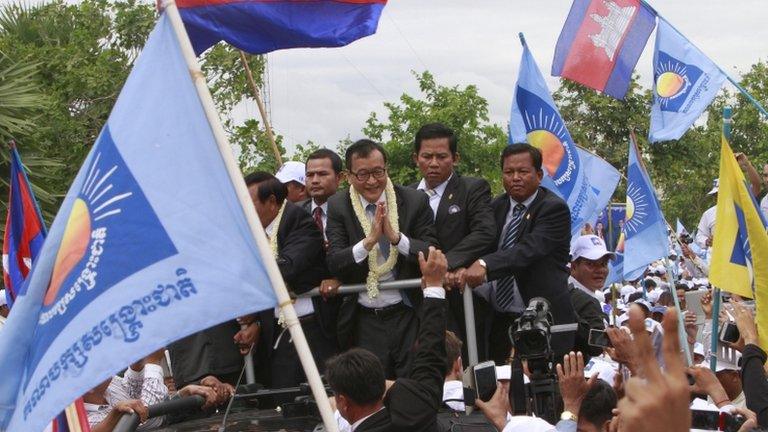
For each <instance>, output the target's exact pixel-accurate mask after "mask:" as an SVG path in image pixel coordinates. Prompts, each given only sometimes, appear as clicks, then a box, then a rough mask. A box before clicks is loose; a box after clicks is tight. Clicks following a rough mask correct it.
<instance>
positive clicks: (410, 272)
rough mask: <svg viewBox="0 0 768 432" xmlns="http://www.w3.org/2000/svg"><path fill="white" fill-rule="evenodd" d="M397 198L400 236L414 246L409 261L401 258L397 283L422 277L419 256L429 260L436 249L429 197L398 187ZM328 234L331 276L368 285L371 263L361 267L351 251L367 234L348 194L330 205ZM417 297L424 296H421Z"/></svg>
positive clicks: (344, 192) (396, 190)
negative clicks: (428, 253) (358, 219)
mask: <svg viewBox="0 0 768 432" xmlns="http://www.w3.org/2000/svg"><path fill="white" fill-rule="evenodd" d="M395 195H396V196H397V214H398V223H399V225H400V232H401V233H403V234H405V235H406V236H408V239H409V241H410V244H411V247H410V251H409V254H408V256H407V257H406V256H404V255H402V254H398V256H397V264H396V265H395V274H396V275H397V279H410V278H416V277H421V272H420V271H419V265H418V263H419V261H418V254H419V252H424V255H425V256H426V255H427V252H428V251H429V246H437V238H436V237H435V229H434V227H433V226H432V209H431V208H430V207H429V202H428V201H427V196H426V195H425V194H424V193H422V192H419V191H415V190H413V189H409V188H406V187H403V186H395ZM325 232H326V235H327V236H328V243H329V247H328V268H329V269H330V271H331V274H333V275H334V276H336V277H337V278H339V280H340V281H341V282H342V283H344V284H358V283H365V281H366V279H367V278H368V259H367V258H366V259H365V260H363V261H362V262H361V263H359V264H358V263H356V262H355V258H354V256H353V254H352V247H353V246H354V245H355V244H357V242H359V241H360V240H362V239H364V238H365V233H364V232H363V227H362V226H361V225H360V222H358V221H357V217H356V216H355V211H354V209H353V208H352V201H351V200H350V197H349V192H348V191H346V190H344V191H340V192H339V193H337V194H335V195H334V196H332V197H331V199H330V200H329V201H328V227H327V228H326V230H325ZM409 291H414V290H409ZM417 291H418V290H417ZM415 294H418V296H421V293H418V292H417V293H415ZM414 297H415V296H414Z"/></svg>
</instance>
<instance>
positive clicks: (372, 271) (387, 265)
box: [349, 177, 400, 298]
mask: <svg viewBox="0 0 768 432" xmlns="http://www.w3.org/2000/svg"><path fill="white" fill-rule="evenodd" d="M384 197H385V199H386V202H387V218H389V224H390V226H391V227H392V229H393V230H394V231H396V232H399V231H400V226H399V224H398V222H397V197H396V196H395V187H394V186H393V185H392V180H390V179H389V177H387V185H386V186H385V188H384ZM349 198H350V200H351V201H352V208H353V209H354V210H355V216H356V217H357V221H358V222H360V226H362V227H363V232H364V233H365V236H366V237H368V236H369V235H370V234H371V230H372V229H373V227H372V226H371V221H369V220H368V216H367V215H366V214H365V209H364V208H363V204H362V202H361V201H360V194H358V193H357V191H356V190H355V188H354V187H350V188H349ZM378 257H379V248H378V242H377V243H376V246H374V247H373V249H371V250H370V252H368V280H367V281H366V287H367V289H368V297H369V298H376V297H377V296H378V295H379V278H380V277H381V275H382V274H385V273H389V272H390V271H392V269H394V268H395V264H396V263H397V246H395V245H392V244H390V246H389V257H388V258H387V260H386V261H385V262H384V264H382V265H381V266H379V265H378Z"/></svg>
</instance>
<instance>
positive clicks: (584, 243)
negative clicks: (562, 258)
mask: <svg viewBox="0 0 768 432" xmlns="http://www.w3.org/2000/svg"><path fill="white" fill-rule="evenodd" d="M606 255H608V256H609V257H610V258H611V259H613V258H615V257H616V254H614V253H613V252H610V251H609V250H608V249H606V247H605V242H604V241H603V239H601V238H600V237H598V236H596V235H594V234H587V235H583V236H579V238H577V239H576V241H575V242H573V246H572V247H571V261H572V262H573V261H576V259H577V258H586V259H588V260H590V261H597V260H599V259H600V258H602V257H604V256H606Z"/></svg>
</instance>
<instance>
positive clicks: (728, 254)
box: [709, 136, 768, 347]
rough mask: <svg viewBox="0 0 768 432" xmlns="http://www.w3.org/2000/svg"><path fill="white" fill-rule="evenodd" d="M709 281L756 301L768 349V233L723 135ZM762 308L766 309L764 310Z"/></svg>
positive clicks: (759, 326)
mask: <svg viewBox="0 0 768 432" xmlns="http://www.w3.org/2000/svg"><path fill="white" fill-rule="evenodd" d="M713 237H714V238H713V241H712V265H711V268H710V272H709V280H710V282H712V284H713V285H714V286H716V287H718V288H720V289H722V290H723V291H728V292H731V293H734V294H738V295H740V296H742V297H749V298H754V299H755V303H756V304H757V315H756V317H757V325H758V332H759V334H760V341H761V344H760V345H761V346H764V347H765V346H768V344H766V343H765V342H768V316H766V317H761V315H762V309H763V307H764V309H765V311H766V313H768V234H766V230H765V222H764V220H763V217H762V215H761V213H760V209H759V206H758V204H757V201H755V199H754V198H753V197H752V195H751V194H750V192H749V187H748V186H747V182H746V179H745V178H744V174H743V173H742V172H741V168H740V167H739V164H738V162H736V157H735V156H734V155H733V151H732V150H731V146H730V145H729V144H728V140H727V139H726V138H725V136H723V138H722V145H721V150H720V185H719V189H718V194H717V215H716V219H715V232H714V234H713ZM761 306H763V307H761Z"/></svg>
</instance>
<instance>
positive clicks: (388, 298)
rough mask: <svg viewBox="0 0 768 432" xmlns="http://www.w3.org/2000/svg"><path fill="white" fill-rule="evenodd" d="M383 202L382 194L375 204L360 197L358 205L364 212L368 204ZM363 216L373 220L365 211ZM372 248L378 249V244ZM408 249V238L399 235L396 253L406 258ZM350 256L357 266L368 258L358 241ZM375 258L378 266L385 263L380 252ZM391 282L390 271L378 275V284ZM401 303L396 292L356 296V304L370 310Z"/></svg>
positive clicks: (366, 252)
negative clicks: (374, 295)
mask: <svg viewBox="0 0 768 432" xmlns="http://www.w3.org/2000/svg"><path fill="white" fill-rule="evenodd" d="M385 201H386V197H385V194H384V193H382V194H381V196H380V197H379V199H378V200H377V201H376V202H375V203H370V202H368V201H367V200H366V199H365V198H363V197H362V196H361V197H360V203H361V204H362V205H363V209H364V210H365V209H366V208H367V207H368V205H369V204H378V203H381V202H385ZM365 215H366V216H367V217H368V220H369V221H371V220H373V218H372V217H371V215H370V214H369V213H368V211H367V210H366V212H365ZM374 247H375V248H378V247H379V245H378V243H377V244H376V245H375V246H374ZM410 249H411V241H410V240H409V239H408V237H407V236H406V235H405V234H403V233H400V243H398V244H397V251H398V252H399V253H400V254H402V255H405V256H408V252H409V251H410ZM352 256H353V257H354V258H355V262H356V263H358V264H360V263H361V262H363V261H365V259H366V258H368V251H367V250H366V249H365V246H363V240H360V241H359V242H357V243H356V244H355V245H354V246H352ZM377 256H378V259H377V261H378V262H377V264H378V265H382V264H384V263H385V262H386V260H385V259H384V256H383V255H382V254H381V252H379V254H378V255H377ZM391 280H395V274H394V273H393V272H391V271H389V272H386V273H383V274H381V275H379V282H387V281H391ZM401 301H403V297H402V296H401V295H400V293H399V292H398V291H396V290H381V291H379V295H377V296H376V297H374V298H370V297H368V293H367V292H361V293H360V294H358V297H357V302H358V303H360V304H361V305H363V306H365V307H367V308H372V309H377V308H383V307H387V306H391V305H394V304H397V303H400V302H401Z"/></svg>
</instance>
